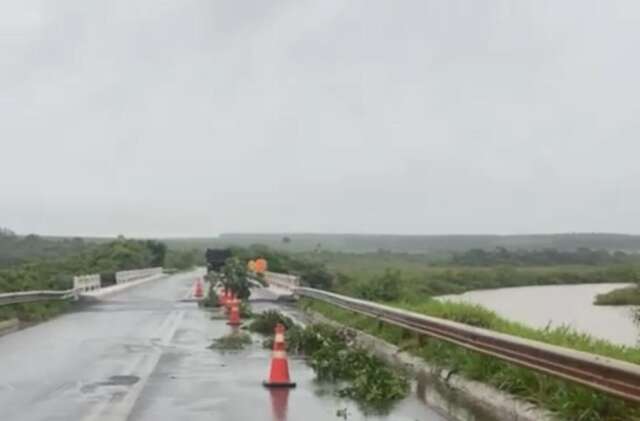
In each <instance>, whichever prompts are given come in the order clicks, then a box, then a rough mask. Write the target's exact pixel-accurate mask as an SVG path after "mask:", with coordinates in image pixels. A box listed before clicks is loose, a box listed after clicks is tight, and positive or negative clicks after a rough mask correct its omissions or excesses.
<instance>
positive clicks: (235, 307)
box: [227, 300, 242, 326]
mask: <svg viewBox="0 0 640 421" xmlns="http://www.w3.org/2000/svg"><path fill="white" fill-rule="evenodd" d="M239 304H240V302H239V301H238V300H232V301H231V310H229V321H228V322H227V324H228V325H229V326H239V325H240V324H241V323H242V322H240V306H239Z"/></svg>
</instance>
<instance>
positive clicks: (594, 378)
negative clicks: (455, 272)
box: [0, 268, 640, 421]
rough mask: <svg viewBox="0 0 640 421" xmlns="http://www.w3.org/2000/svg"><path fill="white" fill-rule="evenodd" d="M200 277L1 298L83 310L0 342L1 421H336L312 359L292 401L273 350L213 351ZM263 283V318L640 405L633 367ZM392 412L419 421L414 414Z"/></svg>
mask: <svg viewBox="0 0 640 421" xmlns="http://www.w3.org/2000/svg"><path fill="white" fill-rule="evenodd" d="M203 275H204V271H203V270H198V271H194V272H190V273H181V274H175V275H167V274H164V273H162V270H161V268H150V269H145V270H141V271H130V272H123V273H119V274H118V275H117V276H116V284H114V285H111V286H106V287H102V286H101V284H100V279H99V276H98V275H84V276H79V277H76V278H75V279H74V288H73V289H71V290H69V291H35V292H19V293H9V294H0V305H2V304H9V303H24V302H29V301H30V300H31V301H41V300H62V299H65V300H70V299H79V300H80V302H81V304H80V305H79V306H78V307H77V308H76V309H75V311H72V312H70V313H67V314H64V315H62V316H60V317H57V318H55V319H53V320H50V321H47V322H45V323H42V324H38V325H35V326H31V327H29V328H26V329H22V330H19V331H16V332H13V333H11V334H8V335H5V336H3V337H0V355H2V358H0V373H2V377H1V378H0V419H3V420H4V419H7V420H44V419H78V420H126V419H130V420H158V419H177V418H181V417H182V418H185V419H189V420H199V419H203V420H204V419H207V420H210V419H234V420H235V419H238V420H244V419H247V420H248V419H277V420H278V421H280V420H285V419H289V420H297V419H310V420H314V419H318V420H321V419H322V420H325V419H332V418H334V417H335V410H336V404H335V402H334V401H332V400H330V399H329V400H328V399H325V398H323V397H321V396H316V395H314V393H311V391H312V390H313V388H314V387H315V386H314V383H313V375H312V373H311V372H310V369H309V367H308V366H307V365H306V364H305V363H304V361H302V360H297V359H293V360H292V361H291V364H292V368H291V369H292V372H294V373H296V375H297V376H298V383H299V384H300V385H301V386H300V388H301V389H302V391H296V392H292V393H293V394H292V395H291V396H289V395H288V394H287V396H286V399H285V397H283V396H281V395H278V394H277V393H276V394H274V393H273V392H268V391H265V390H263V389H262V388H261V387H260V382H261V380H262V379H263V378H264V376H265V375H266V371H267V367H268V359H269V353H268V352H267V351H264V350H261V349H260V347H259V346H255V347H253V348H251V350H250V351H249V352H248V353H246V354H240V355H238V354H231V353H216V352H213V351H211V350H210V349H208V346H209V345H210V344H211V341H212V339H213V338H216V337H220V336H223V335H224V334H225V333H227V332H228V331H229V327H228V326H226V324H225V323H224V322H223V321H221V320H212V316H211V314H210V313H209V312H207V311H203V310H202V309H201V308H200V307H199V306H198V305H197V303H196V302H194V301H193V300H185V298H190V297H191V295H192V290H193V288H192V286H193V282H194V279H196V278H199V277H202V276H203ZM264 282H265V283H266V287H263V286H262V285H259V284H255V285H254V288H253V293H252V301H253V305H254V306H255V307H256V310H257V311H260V310H262V309H266V308H272V307H273V306H285V308H286V311H287V313H288V314H291V315H293V317H294V318H295V317H299V318H300V319H302V318H303V317H304V316H303V315H301V314H299V312H298V311H297V310H296V309H295V308H293V307H287V304H286V302H287V301H290V300H292V299H294V298H296V297H305V298H307V299H313V300H321V301H323V302H326V303H330V304H332V305H335V306H337V307H340V308H344V309H348V310H350V311H353V312H357V313H359V314H363V315H366V316H368V317H372V318H375V319H378V320H380V321H381V322H384V323H390V324H393V325H396V326H401V327H403V328H405V329H407V330H410V331H413V332H414V333H415V334H418V335H425V336H429V337H434V338H437V339H439V340H443V341H447V342H450V343H453V344H456V345H458V346H461V347H465V348H468V349H472V350H475V351H478V352H481V353H485V354H487V355H491V356H493V357H496V358H499V359H503V360H505V361H509V362H512V363H515V364H518V365H521V366H523V367H527V368H529V369H532V370H536V371H540V372H543V373H545V374H550V375H552V376H556V377H559V378H562V379H565V380H569V381H572V382H577V383H580V384H583V385H585V386H587V387H590V388H593V389H594V390H598V391H602V392H605V393H609V394H612V395H615V396H618V397H621V398H624V399H627V400H630V401H634V402H638V401H640V368H639V367H638V366H636V365H633V364H629V363H624V362H621V361H615V360H611V359H608V358H603V357H600V356H595V355H590V354H585V353H581V352H577V351H573V350H568V349H565V348H560V347H555V346H550V345H547V344H542V343H538V342H534V341H529V340H523V339H521V338H515V337H511V336H508V335H502V334H497V333H495V332H491V331H486V330H484V329H478V328H473V327H470V326H466V325H462V324H459V323H453V322H450V321H446V320H441V319H435V318H431V317H427V316H424V315H420V314H416V313H411V312H407V311H403V310H399V309H395V308H392V307H389V306H384V305H380V304H376V303H372V302H367V301H364V300H357V299H354V298H350V297H345V296H341V295H338V294H333V293H329V292H326V291H320V290H315V289H311V288H304V287H302V286H301V285H300V280H299V279H298V278H297V277H295V276H292V275H285V274H277V273H271V272H267V273H266V274H265V276H264ZM214 319H215V318H214ZM300 380H302V381H300ZM341 404H343V402H341ZM345 405H349V404H348V403H347V404H345ZM283 408H284V412H283ZM305 408H313V409H314V411H315V412H314V413H313V414H310V412H309V411H308V410H306V409H305ZM347 409H349V410H351V411H353V413H357V411H358V410H357V408H355V407H351V408H347ZM420 411H421V412H420V413H421V414H423V416H425V417H426V418H427V419H430V420H431V419H433V420H445V419H448V418H447V416H445V415H442V414H441V413H440V412H439V411H438V410H436V409H434V408H431V407H429V406H424V407H421V408H420ZM265 414H267V415H265ZM287 414H288V415H287ZM395 415H398V416H405V415H406V417H407V418H406V419H411V418H408V417H410V416H412V415H413V414H411V413H409V414H404V415H403V414H402V413H399V414H395ZM314 417H315V418H314Z"/></svg>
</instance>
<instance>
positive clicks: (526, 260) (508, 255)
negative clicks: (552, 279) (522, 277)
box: [450, 247, 640, 266]
mask: <svg viewBox="0 0 640 421" xmlns="http://www.w3.org/2000/svg"><path fill="white" fill-rule="evenodd" d="M634 262H635V263H637V262H640V256H639V255H638V254H635V253H625V252H623V251H614V252H611V251H607V250H592V249H589V248H585V247H582V248H578V249H576V250H573V251H562V250H557V249H554V248H545V249H538V250H507V249H506V248H504V247H496V248H495V249H494V250H484V249H479V248H475V249H471V250H468V251H465V252H463V253H454V254H453V256H452V257H451V261H450V263H451V264H453V265H460V266H500V265H513V266H550V265H611V264H622V263H634Z"/></svg>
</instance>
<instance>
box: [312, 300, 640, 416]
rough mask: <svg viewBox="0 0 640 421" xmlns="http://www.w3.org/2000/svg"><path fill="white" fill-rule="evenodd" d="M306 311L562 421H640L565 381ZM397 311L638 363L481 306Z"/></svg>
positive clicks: (562, 331)
mask: <svg viewBox="0 0 640 421" xmlns="http://www.w3.org/2000/svg"><path fill="white" fill-rule="evenodd" d="M301 305H302V306H304V307H305V308H308V309H311V310H313V311H317V312H319V313H321V314H323V315H324V316H326V317H328V318H330V319H333V320H335V321H337V322H339V323H342V324H344V325H346V326H350V327H352V328H355V329H358V330H361V331H364V332H367V333H370V334H372V335H375V336H378V337H380V338H382V339H384V340H386V341H388V342H390V343H393V344H396V345H398V346H400V347H401V348H403V349H405V350H407V351H408V352H411V353H413V354H415V355H418V356H420V357H422V358H423V359H424V360H425V361H428V362H429V363H430V364H433V365H435V366H436V367H440V368H446V369H450V370H454V371H455V372H457V373H459V374H461V375H463V376H464V377H466V378H469V379H472V380H477V381H481V382H483V383H487V384H490V385H492V386H494V387H496V388H497V389H499V390H503V391H505V392H508V393H511V394H514V395H517V396H519V397H521V398H522V399H525V400H527V401H529V402H532V403H535V404H537V405H540V406H542V407H544V408H546V409H549V410H551V411H553V412H554V413H556V414H558V416H559V417H560V418H561V419H569V420H583V421H601V420H610V421H622V420H625V421H628V420H637V419H640V407H638V406H637V405H632V404H628V403H626V402H624V401H622V400H619V399H616V398H612V397H610V396H608V395H605V394H602V393H598V392H594V391H592V390H590V389H587V388H585V387H582V386H578V385H575V384H572V383H569V382H566V381H563V380H557V379H554V378H552V377H550V376H546V375H542V374H537V373H535V372H533V371H531V370H527V369H523V368H520V367H517V366H515V365H512V364H508V363H505V362H501V361H500V360H498V359H495V358H492V357H488V356H484V355H482V354H479V353H477V352H473V351H469V350H465V349H463V348H460V347H458V346H454V345H451V344H448V343H445V342H442V341H438V340H434V339H426V340H424V341H419V340H418V338H417V336H416V335H415V334H413V333H411V332H409V331H406V330H404V329H401V328H398V327H394V326H390V325H386V324H381V323H379V322H378V321H376V320H374V319H371V318H368V317H365V316H361V315H358V314H354V313H351V312H349V311H346V310H342V309H339V308H337V307H334V306H331V305H329V304H326V303H321V302H318V301H310V300H303V301H302V303H301ZM394 306H397V307H401V308H405V309H408V310H412V311H416V312H420V313H423V314H428V315H430V316H435V317H442V318H446V319H449V320H454V321H458V322H462V323H466V324H470V325H473V326H479V327H483V328H487V329H491V330H495V331H499V332H503V333H507V334H512V335H516V336H521V337H524V338H528V339H534V340H538V341H542V342H546V343H550V344H554V345H560V346H566V347H570V348H574V349H578V350H582V351H586V352H592V353H595V354H599V355H604V356H608V357H612V358H616V359H621V360H626V361H630V362H632V363H635V364H639V363H640V349H638V348H629V347H624V346H618V345H614V344H611V343H609V342H606V341H603V340H599V339H594V338H592V337H590V336H588V335H584V334H581V333H577V332H574V331H572V330H570V329H568V328H554V329H533V328H530V327H527V326H524V325H522V324H520V323H515V322H511V321H508V320H505V319H503V318H501V317H499V316H497V315H496V314H495V313H493V312H491V311H489V310H486V309H484V308H482V307H479V306H473V305H467V304H462V303H450V302H444V303H442V302H438V301H435V300H429V301H426V302H424V303H421V304H415V303H400V302H398V303H394Z"/></svg>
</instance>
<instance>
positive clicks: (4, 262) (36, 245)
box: [0, 228, 95, 268]
mask: <svg viewBox="0 0 640 421" xmlns="http://www.w3.org/2000/svg"><path fill="white" fill-rule="evenodd" d="M92 246H95V244H93V243H88V242H85V240H83V239H82V238H60V239H53V238H46V237H40V236H38V235H35V234H30V235H27V236H18V235H16V234H15V233H14V232H13V231H11V230H9V229H7V228H0V268H2V267H8V266H12V265H16V264H20V263H26V262H28V261H30V260H34V259H56V258H60V257H67V256H72V255H75V254H78V253H81V252H83V251H86V250H87V249H88V248H90V247H92Z"/></svg>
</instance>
